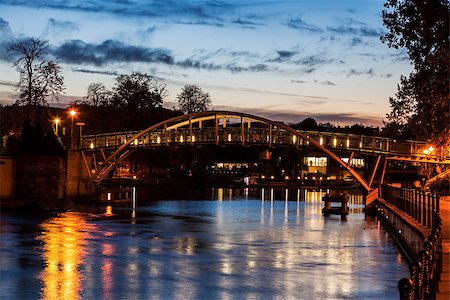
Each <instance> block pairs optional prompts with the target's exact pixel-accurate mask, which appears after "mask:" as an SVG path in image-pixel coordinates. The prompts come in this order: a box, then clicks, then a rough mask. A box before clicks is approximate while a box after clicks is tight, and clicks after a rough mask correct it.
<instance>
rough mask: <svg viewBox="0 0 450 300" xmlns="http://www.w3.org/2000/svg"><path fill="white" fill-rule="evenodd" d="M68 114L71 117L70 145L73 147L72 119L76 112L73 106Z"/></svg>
mask: <svg viewBox="0 0 450 300" xmlns="http://www.w3.org/2000/svg"><path fill="white" fill-rule="evenodd" d="M69 114H70V116H71V117H72V127H71V128H70V147H73V131H74V128H73V119H74V118H75V115H76V114H77V111H76V110H75V109H74V108H72V109H71V110H70V111H69Z"/></svg>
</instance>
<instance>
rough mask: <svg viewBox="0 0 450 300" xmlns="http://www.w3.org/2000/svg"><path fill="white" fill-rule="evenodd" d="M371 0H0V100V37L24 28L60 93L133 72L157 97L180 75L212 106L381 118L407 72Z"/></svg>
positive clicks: (12, 79) (373, 121)
mask: <svg viewBox="0 0 450 300" xmlns="http://www.w3.org/2000/svg"><path fill="white" fill-rule="evenodd" d="M383 3H384V1H383V0H347V1H345V0H344V1H324V0H297V1H296V0H292V1H255V0H244V1H232V0H223V1H195V0H191V1H175V0H160V1H157V0H154V1H149V0H109V1H108V0H90V1H79V0H28V1H26V0H0V103H2V104H8V103H12V102H14V100H15V97H16V94H17V91H16V89H15V87H14V85H15V84H16V83H17V81H18V73H17V72H16V71H15V70H14V69H13V68H12V66H11V63H10V61H8V56H7V54H6V51H5V48H6V46H5V45H6V44H7V43H8V42H9V41H11V40H14V39H17V38H20V37H30V36H33V37H41V38H44V39H48V40H49V42H50V45H51V56H52V57H53V58H54V59H55V60H57V61H58V62H60V64H61V66H62V67H63V75H64V77H65V85H66V94H65V96H64V97H63V100H62V102H63V103H67V102H69V101H71V100H74V99H79V98H81V97H82V96H84V95H85V94H86V88H87V86H88V85H89V83H91V82H103V83H104V84H105V85H106V86H107V87H108V88H111V87H112V86H113V84H114V77H115V76H117V75H118V74H130V73H131V72H132V71H140V72H146V73H149V74H151V75H153V76H155V77H158V78H160V79H162V80H164V81H165V82H166V83H167V87H168V90H169V96H168V97H167V98H166V99H165V106H166V107H169V108H171V107H173V106H176V95H177V93H179V92H180V89H181V87H182V86H183V85H185V84H198V85H199V86H200V87H201V88H202V89H203V90H204V91H207V92H209V93H210V95H211V99H212V103H213V108H214V109H216V110H224V109H225V110H234V111H241V112H248V113H253V114H256V115H260V116H264V117H269V118H271V119H274V120H279V121H285V122H298V121H301V120H303V119H304V118H306V117H313V118H315V119H316V120H318V121H319V122H332V123H335V124H336V123H338V124H341V125H344V124H353V123H356V122H357V123H363V124H366V125H381V123H382V119H383V118H385V115H386V113H388V112H389V103H388V98H389V97H390V96H393V95H394V93H395V91H396V86H397V83H398V82H399V78H400V75H401V74H404V75H407V74H408V73H409V72H410V71H411V66H410V64H409V61H408V57H407V54H406V53H405V52H404V51H402V50H395V49H389V48H388V47H387V46H386V45H385V44H382V43H381V41H380V38H379V37H380V36H381V35H382V34H383V33H384V32H385V31H386V29H385V28H384V27H383V24H382V19H381V11H382V9H383Z"/></svg>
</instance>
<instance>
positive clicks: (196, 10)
mask: <svg viewBox="0 0 450 300" xmlns="http://www.w3.org/2000/svg"><path fill="white" fill-rule="evenodd" d="M0 3H4V4H10V5H20V6H29V7H37V8H56V9H64V10H77V11H87V12H109V13H113V14H122V15H141V16H150V17H163V16H164V17H174V16H175V17H180V18H183V17H187V18H196V19H197V18H198V19H219V18H220V17H221V16H222V15H223V14H225V13H227V12H230V11H232V10H233V8H234V6H233V5H231V4H228V3H225V2H221V1H213V0H211V1H208V0H206V1H185V2H180V1H177V0H164V1H140V0H116V1H103V0H90V1H79V0H65V1H61V0H33V1H23V0H0Z"/></svg>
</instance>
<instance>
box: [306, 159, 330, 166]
mask: <svg viewBox="0 0 450 300" xmlns="http://www.w3.org/2000/svg"><path fill="white" fill-rule="evenodd" d="M305 164H307V165H308V166H310V167H326V166H327V158H326V157H305Z"/></svg>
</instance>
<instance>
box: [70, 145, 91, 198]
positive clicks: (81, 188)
mask: <svg viewBox="0 0 450 300" xmlns="http://www.w3.org/2000/svg"><path fill="white" fill-rule="evenodd" d="M66 197H67V198H68V199H69V200H75V201H76V200H83V199H84V200H88V199H94V198H95V190H94V188H93V186H92V181H91V178H90V176H89V174H88V173H87V171H86V166H85V165H84V161H83V158H82V156H81V152H80V151H75V150H70V151H69V152H68V153H67V186H66Z"/></svg>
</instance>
